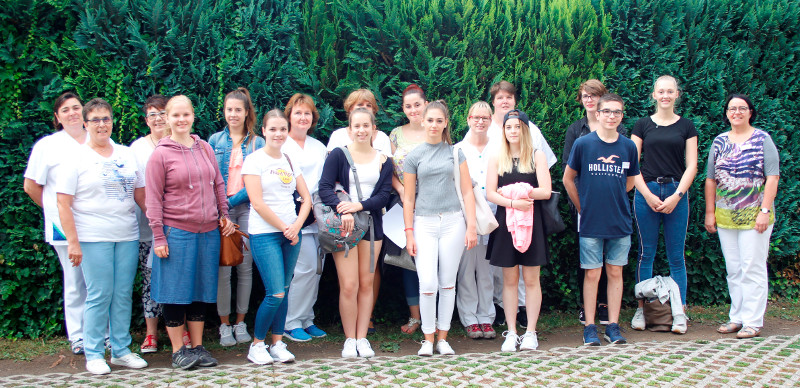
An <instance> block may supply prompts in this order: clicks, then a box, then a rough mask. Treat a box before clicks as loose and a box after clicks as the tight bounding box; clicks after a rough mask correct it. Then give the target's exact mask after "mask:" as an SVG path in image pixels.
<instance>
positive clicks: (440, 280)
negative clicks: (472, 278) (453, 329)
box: [414, 211, 467, 334]
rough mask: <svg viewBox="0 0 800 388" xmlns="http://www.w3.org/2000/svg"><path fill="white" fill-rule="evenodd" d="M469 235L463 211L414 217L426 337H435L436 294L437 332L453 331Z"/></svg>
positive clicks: (423, 323)
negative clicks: (460, 274)
mask: <svg viewBox="0 0 800 388" xmlns="http://www.w3.org/2000/svg"><path fill="white" fill-rule="evenodd" d="M466 233H467V224H466V222H465V221H464V216H463V215H462V214H461V211H458V212H454V213H442V214H439V215H435V216H415V217H414V240H416V243H417V258H416V263H417V276H418V277H419V312H420V315H421V316H422V332H423V333H424V334H433V333H435V332H436V329H437V319H436V318H437V314H436V311H437V306H436V293H437V292H438V293H439V306H438V311H439V314H438V329H439V330H443V331H447V330H450V321H451V320H452V319H453V309H454V308H455V301H456V290H455V286H456V278H457V277H458V266H459V262H460V261H461V253H463V252H464V235H466Z"/></svg>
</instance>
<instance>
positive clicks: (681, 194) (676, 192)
mask: <svg viewBox="0 0 800 388" xmlns="http://www.w3.org/2000/svg"><path fill="white" fill-rule="evenodd" d="M675 194H678V198H683V193H682V192H681V191H680V190H675Z"/></svg>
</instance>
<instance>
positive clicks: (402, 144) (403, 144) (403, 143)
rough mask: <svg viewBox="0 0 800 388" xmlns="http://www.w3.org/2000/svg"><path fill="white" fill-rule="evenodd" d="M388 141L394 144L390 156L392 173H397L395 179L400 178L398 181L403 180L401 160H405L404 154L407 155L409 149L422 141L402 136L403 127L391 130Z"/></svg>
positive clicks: (401, 181)
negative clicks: (392, 166)
mask: <svg viewBox="0 0 800 388" xmlns="http://www.w3.org/2000/svg"><path fill="white" fill-rule="evenodd" d="M389 141H391V142H392V144H393V145H394V149H395V151H394V155H393V156H392V161H393V162H394V173H395V174H397V179H399V180H400V183H404V182H403V162H404V161H405V160H406V155H408V153H409V152H411V150H413V149H414V148H417V146H418V145H420V144H422V143H423V142H422V141H420V142H416V143H415V142H412V141H410V140H408V139H406V137H405V136H403V127H397V128H395V129H393V130H392V132H391V133H390V134H389Z"/></svg>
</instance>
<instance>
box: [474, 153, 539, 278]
mask: <svg viewBox="0 0 800 388" xmlns="http://www.w3.org/2000/svg"><path fill="white" fill-rule="evenodd" d="M514 162H515V163H514V167H513V168H512V170H511V173H507V174H503V175H499V176H498V177H497V188H498V189H499V188H501V187H503V186H506V185H510V184H512V183H517V182H525V183H528V184H530V185H531V186H532V187H539V181H538V180H537V179H536V172H535V171H534V172H531V173H520V172H518V171H517V166H516V159H515V160H514ZM496 218H497V222H498V223H499V224H500V226H499V227H498V228H497V229H495V230H494V232H492V234H491V235H489V246H488V247H487V249H488V252H490V254H489V255H488V258H489V263H490V264H491V265H493V266H495V267H513V266H515V265H524V266H529V267H532V266H537V265H545V264H547V263H548V262H549V256H550V254H549V252H550V249H548V246H547V238H545V235H544V229H543V226H542V225H543V221H542V204H541V201H536V200H534V201H533V236H532V237H531V245H530V247H528V250H527V251H525V252H524V253H523V252H520V251H518V250H516V249H515V248H514V242H513V240H512V238H511V233H509V232H508V227H507V226H506V208H505V207H504V206H498V207H497V214H496Z"/></svg>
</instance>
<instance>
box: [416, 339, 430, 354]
mask: <svg viewBox="0 0 800 388" xmlns="http://www.w3.org/2000/svg"><path fill="white" fill-rule="evenodd" d="M417 355H418V356H425V357H430V356H432V355H433V342H431V341H428V340H422V346H421V347H420V348H419V351H418V352H417Z"/></svg>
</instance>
